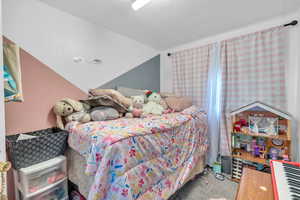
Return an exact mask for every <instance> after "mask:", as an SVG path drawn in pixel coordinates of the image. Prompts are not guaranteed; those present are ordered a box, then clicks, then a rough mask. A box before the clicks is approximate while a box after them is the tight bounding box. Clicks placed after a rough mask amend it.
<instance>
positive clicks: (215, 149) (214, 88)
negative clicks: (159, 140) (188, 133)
mask: <svg viewBox="0 0 300 200" xmlns="http://www.w3.org/2000/svg"><path fill="white" fill-rule="evenodd" d="M220 64H221V63H220V45H219V44H218V43H215V44H214V45H213V47H212V56H211V60H210V67H209V73H208V94H207V102H208V103H207V117H208V133H209V134H208V135H209V145H210V148H209V151H208V156H207V162H208V164H209V165H212V164H213V163H214V162H215V161H216V160H217V158H218V155H219V153H220V150H219V146H220V109H221V107H220V106H221V104H220V99H221V66H220Z"/></svg>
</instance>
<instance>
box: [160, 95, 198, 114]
mask: <svg viewBox="0 0 300 200" xmlns="http://www.w3.org/2000/svg"><path fill="white" fill-rule="evenodd" d="M165 101H166V103H167V104H168V106H169V107H170V108H171V109H172V110H175V111H176V112H181V111H183V110H184V109H186V108H189V107H191V106H192V105H193V103H192V100H191V99H190V98H189V97H175V96H173V97H167V98H166V99H165Z"/></svg>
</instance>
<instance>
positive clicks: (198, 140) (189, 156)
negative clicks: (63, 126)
mask: <svg viewBox="0 0 300 200" xmlns="http://www.w3.org/2000/svg"><path fill="white" fill-rule="evenodd" d="M206 118H207V117H206V114H205V113H203V112H200V111H197V109H196V107H190V108H188V109H186V110H184V111H183V112H181V113H171V114H165V115H162V116H149V117H147V118H144V119H126V118H121V119H118V120H111V121H104V122H90V123H86V124H79V123H75V122H73V123H69V124H68V125H67V130H68V131H69V132H70V135H69V145H70V146H71V147H72V149H74V150H76V151H78V152H79V153H80V154H81V155H84V156H85V157H86V159H87V167H86V173H87V174H88V175H93V176H95V178H94V183H93V185H92V188H91V190H90V192H89V198H88V199H89V200H133V199H139V200H162V199H168V198H169V197H170V196H171V195H172V194H173V193H174V192H176V190H178V189H179V188H180V187H181V186H182V184H184V183H185V181H186V180H187V179H188V177H189V175H190V174H191V172H192V169H193V167H194V166H195V165H196V163H197V162H198V160H199V159H200V158H201V157H202V156H203V155H204V154H205V153H206V150H207V146H208V145H207V119H206Z"/></svg>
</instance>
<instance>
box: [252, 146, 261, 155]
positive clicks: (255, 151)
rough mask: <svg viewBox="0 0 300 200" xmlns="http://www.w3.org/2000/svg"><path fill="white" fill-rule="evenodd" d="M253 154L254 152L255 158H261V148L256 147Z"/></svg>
mask: <svg viewBox="0 0 300 200" xmlns="http://www.w3.org/2000/svg"><path fill="white" fill-rule="evenodd" d="M253 152H254V156H255V157H259V156H260V148H259V146H255V147H254V151H253Z"/></svg>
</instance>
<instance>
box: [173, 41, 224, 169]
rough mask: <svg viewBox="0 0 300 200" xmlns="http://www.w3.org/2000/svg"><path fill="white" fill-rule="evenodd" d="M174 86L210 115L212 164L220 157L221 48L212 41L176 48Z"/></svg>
mask: <svg viewBox="0 0 300 200" xmlns="http://www.w3.org/2000/svg"><path fill="white" fill-rule="evenodd" d="M172 64H173V90H174V93H175V94H177V95H181V96H189V97H191V98H192V99H193V103H194V104H195V105H197V106H198V107H199V108H200V109H201V110H203V111H205V112H206V113H207V115H208V132H209V134H208V135H209V143H210V144H209V153H208V156H207V161H208V164H212V163H213V162H215V161H216V159H217V157H218V153H219V136H220V133H219V130H220V129H219V123H220V122H219V118H220V117H219V115H220V105H219V102H220V80H221V78H220V48H219V45H218V44H209V45H205V46H202V47H198V48H193V49H188V50H183V51H179V52H176V53H174V54H173V55H172Z"/></svg>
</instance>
